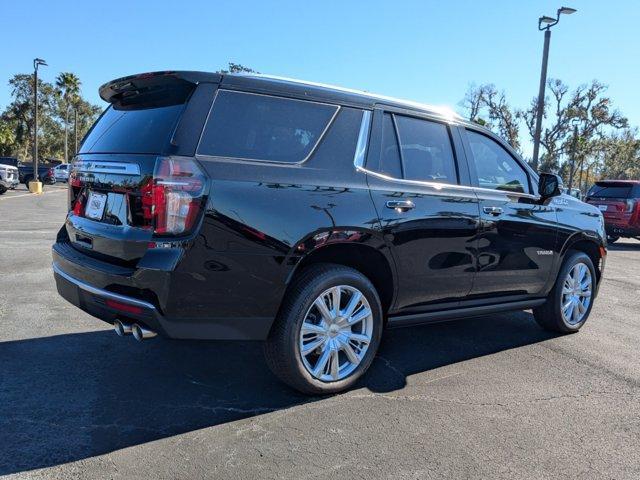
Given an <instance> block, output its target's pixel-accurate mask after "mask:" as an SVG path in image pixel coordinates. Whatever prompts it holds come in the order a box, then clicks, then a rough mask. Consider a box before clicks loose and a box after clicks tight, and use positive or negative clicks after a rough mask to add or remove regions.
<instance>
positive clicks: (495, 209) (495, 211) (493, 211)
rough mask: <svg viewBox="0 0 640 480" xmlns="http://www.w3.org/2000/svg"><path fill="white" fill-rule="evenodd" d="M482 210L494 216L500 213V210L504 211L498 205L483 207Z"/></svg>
mask: <svg viewBox="0 0 640 480" xmlns="http://www.w3.org/2000/svg"><path fill="white" fill-rule="evenodd" d="M482 210H483V211H484V213H487V214H489V215H493V216H494V217H497V216H498V215H502V212H503V211H504V210H502V208H500V207H484V208H483V209H482Z"/></svg>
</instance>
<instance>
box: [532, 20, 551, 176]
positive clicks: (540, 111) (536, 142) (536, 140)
mask: <svg viewBox="0 0 640 480" xmlns="http://www.w3.org/2000/svg"><path fill="white" fill-rule="evenodd" d="M550 41H551V30H549V28H547V29H546V30H545V32H544V48H543V50H542V69H541V71H540V88H539V89H538V108H537V110H536V130H535V134H534V136H533V167H534V168H535V169H537V168H538V154H539V152H540V134H541V132H542V116H543V115H544V91H545V87H546V86H547V63H548V61H549V42H550Z"/></svg>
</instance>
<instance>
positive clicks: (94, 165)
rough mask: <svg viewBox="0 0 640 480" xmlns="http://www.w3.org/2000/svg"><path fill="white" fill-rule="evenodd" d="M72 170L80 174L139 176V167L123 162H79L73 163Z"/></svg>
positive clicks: (135, 164)
mask: <svg viewBox="0 0 640 480" xmlns="http://www.w3.org/2000/svg"><path fill="white" fill-rule="evenodd" d="M72 169H73V170H76V171H77V172H81V173H116V174H119V175H140V165H138V164H137V163H124V162H97V161H92V160H81V161H78V162H75V163H74V164H73V166H72Z"/></svg>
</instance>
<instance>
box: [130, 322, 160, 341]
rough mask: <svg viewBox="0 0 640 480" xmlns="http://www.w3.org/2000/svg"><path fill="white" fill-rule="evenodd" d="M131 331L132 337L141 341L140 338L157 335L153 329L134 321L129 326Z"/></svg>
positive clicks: (144, 338)
mask: <svg viewBox="0 0 640 480" xmlns="http://www.w3.org/2000/svg"><path fill="white" fill-rule="evenodd" d="M131 332H132V333H133V338H135V339H136V340H138V341H139V342H141V341H142V340H147V339H149V338H153V337H155V336H156V335H157V333H156V332H154V331H153V330H149V329H148V328H145V327H143V326H141V325H138V324H137V323H134V324H133V325H132V326H131Z"/></svg>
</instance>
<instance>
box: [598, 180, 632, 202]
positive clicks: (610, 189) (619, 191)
mask: <svg viewBox="0 0 640 480" xmlns="http://www.w3.org/2000/svg"><path fill="white" fill-rule="evenodd" d="M631 191H632V185H606V184H597V183H596V184H595V185H594V186H593V187H591V191H590V192H589V196H590V197H596V198H630V197H631Z"/></svg>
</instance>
